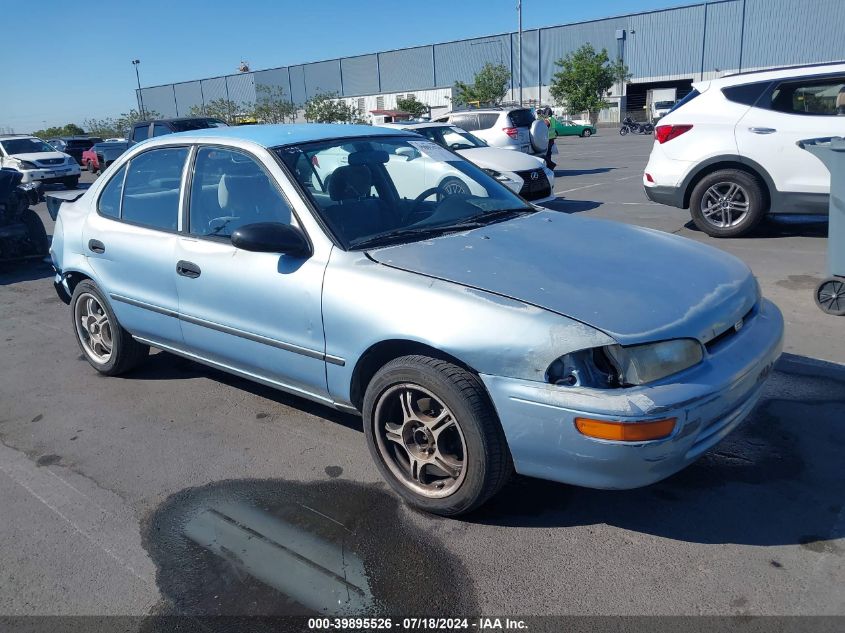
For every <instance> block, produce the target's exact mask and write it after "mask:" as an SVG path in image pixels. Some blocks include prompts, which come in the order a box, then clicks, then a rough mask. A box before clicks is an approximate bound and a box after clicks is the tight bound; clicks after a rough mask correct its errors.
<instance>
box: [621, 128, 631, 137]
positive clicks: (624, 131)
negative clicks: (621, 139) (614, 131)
mask: <svg viewBox="0 0 845 633" xmlns="http://www.w3.org/2000/svg"><path fill="white" fill-rule="evenodd" d="M628 131H629V130H628V127H627V126H623V127H620V128H619V135H620V136H626V135H627V134H628Z"/></svg>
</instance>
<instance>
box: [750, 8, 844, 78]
mask: <svg viewBox="0 0 845 633" xmlns="http://www.w3.org/2000/svg"><path fill="white" fill-rule="evenodd" d="M843 27H845V2H843V0H788V1H787V0H746V9H745V42H744V44H743V51H742V67H743V69H750V68H759V67H761V66H779V65H792V64H805V63H814V62H826V61H838V60H841V59H845V33H843Z"/></svg>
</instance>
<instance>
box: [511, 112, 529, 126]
mask: <svg viewBox="0 0 845 633" xmlns="http://www.w3.org/2000/svg"><path fill="white" fill-rule="evenodd" d="M508 116H509V117H510V120H511V124H512V125H513V126H514V127H531V124H532V123H534V113H533V112H531V110H528V109H524V110H513V111H511V113H510V114H509V115H508Z"/></svg>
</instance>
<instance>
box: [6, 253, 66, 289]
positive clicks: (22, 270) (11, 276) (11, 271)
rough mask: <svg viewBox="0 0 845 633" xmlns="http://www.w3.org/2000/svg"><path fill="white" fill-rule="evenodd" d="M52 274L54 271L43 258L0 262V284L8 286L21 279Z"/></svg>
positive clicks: (27, 279) (45, 276) (35, 278)
mask: <svg viewBox="0 0 845 633" xmlns="http://www.w3.org/2000/svg"><path fill="white" fill-rule="evenodd" d="M53 275H55V273H54V272H53V269H52V267H51V266H50V264H48V263H46V262H45V261H44V259H43V258H37V259H21V260H18V261H9V262H2V263H0V286H9V285H11V284H16V283H20V282H22V281H35V280H37V279H46V278H48V277H52V276H53ZM51 292H52V291H51ZM54 296H55V295H54Z"/></svg>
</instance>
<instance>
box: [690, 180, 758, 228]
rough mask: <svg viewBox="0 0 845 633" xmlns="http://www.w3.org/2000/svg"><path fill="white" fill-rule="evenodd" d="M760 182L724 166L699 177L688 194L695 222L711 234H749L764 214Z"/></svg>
mask: <svg viewBox="0 0 845 633" xmlns="http://www.w3.org/2000/svg"><path fill="white" fill-rule="evenodd" d="M765 200H766V198H765V195H764V194H763V188H762V186H761V184H760V182H759V181H758V180H757V178H755V177H754V176H752V175H751V174H749V173H747V172H745V171H741V170H738V169H723V170H720V171H717V172H714V173H712V174H709V175H707V176H705V177H704V178H702V179H701V181H700V182H699V183H698V184H697V185H696V186H695V189H693V191H692V195H691V196H690V214H691V215H692V219H693V221H694V222H695V225H696V226H697V227H698V228H699V229H701V230H702V231H704V232H705V233H707V234H708V235H710V236H712V237H739V236H741V235H746V234H748V233H749V232H750V231H751V230H752V229H753V228H754V227H755V226H757V224H758V223H759V222H760V220H762V219H763V216H764V215H765V214H766V208H765Z"/></svg>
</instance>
